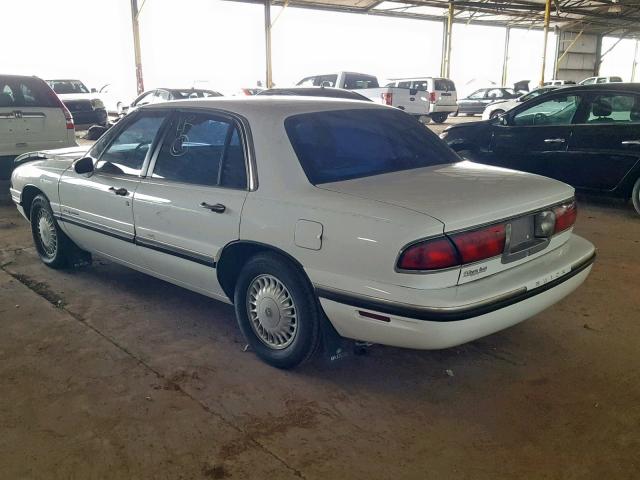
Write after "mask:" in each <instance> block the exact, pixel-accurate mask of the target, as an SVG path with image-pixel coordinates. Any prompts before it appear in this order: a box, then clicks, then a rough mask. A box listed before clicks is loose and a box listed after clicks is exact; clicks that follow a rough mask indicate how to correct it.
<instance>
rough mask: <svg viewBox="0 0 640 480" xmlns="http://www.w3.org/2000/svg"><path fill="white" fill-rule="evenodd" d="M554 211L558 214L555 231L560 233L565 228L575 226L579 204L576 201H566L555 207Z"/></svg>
mask: <svg viewBox="0 0 640 480" xmlns="http://www.w3.org/2000/svg"><path fill="white" fill-rule="evenodd" d="M553 213H555V215H556V226H555V229H554V232H553V233H560V232H563V231H564V230H566V229H568V228H571V227H573V224H574V223H576V218H577V217H578V206H577V205H576V201H575V200H572V201H571V202H568V203H564V204H562V205H559V206H557V207H555V208H554V209H553Z"/></svg>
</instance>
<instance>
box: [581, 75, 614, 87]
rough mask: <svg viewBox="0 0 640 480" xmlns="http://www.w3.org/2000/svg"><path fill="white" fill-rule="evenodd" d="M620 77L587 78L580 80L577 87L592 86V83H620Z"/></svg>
mask: <svg viewBox="0 0 640 480" xmlns="http://www.w3.org/2000/svg"><path fill="white" fill-rule="evenodd" d="M621 82H622V78H621V77H616V76H613V77H589V78H585V79H584V80H582V81H581V82H580V83H579V84H578V85H592V84H594V83H621Z"/></svg>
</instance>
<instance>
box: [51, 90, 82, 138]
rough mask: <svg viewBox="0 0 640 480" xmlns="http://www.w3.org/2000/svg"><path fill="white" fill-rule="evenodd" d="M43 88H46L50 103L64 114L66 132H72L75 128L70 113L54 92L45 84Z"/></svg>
mask: <svg viewBox="0 0 640 480" xmlns="http://www.w3.org/2000/svg"><path fill="white" fill-rule="evenodd" d="M45 87H46V88H47V95H48V96H49V98H50V99H51V101H52V102H53V103H54V104H55V105H57V106H58V107H60V109H61V110H62V113H63V114H64V119H65V122H66V124H67V130H74V129H75V128H76V127H75V125H74V124H73V116H72V115H71V112H70V111H69V109H68V108H67V107H66V105H65V104H64V103H62V100H60V98H59V97H58V95H56V92H54V91H53V90H52V89H51V87H50V86H49V85H47V84H46V83H45Z"/></svg>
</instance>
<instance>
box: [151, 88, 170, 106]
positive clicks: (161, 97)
mask: <svg viewBox="0 0 640 480" xmlns="http://www.w3.org/2000/svg"><path fill="white" fill-rule="evenodd" d="M169 100H171V95H170V94H169V92H167V91H166V90H156V94H155V96H154V98H153V102H154V103H161V102H168V101H169Z"/></svg>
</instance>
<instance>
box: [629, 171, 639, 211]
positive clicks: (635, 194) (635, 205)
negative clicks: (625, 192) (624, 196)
mask: <svg viewBox="0 0 640 480" xmlns="http://www.w3.org/2000/svg"><path fill="white" fill-rule="evenodd" d="M631 202H633V208H635V209H636V212H638V214H640V178H638V180H636V183H635V184H634V185H633V190H632V192H631Z"/></svg>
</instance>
